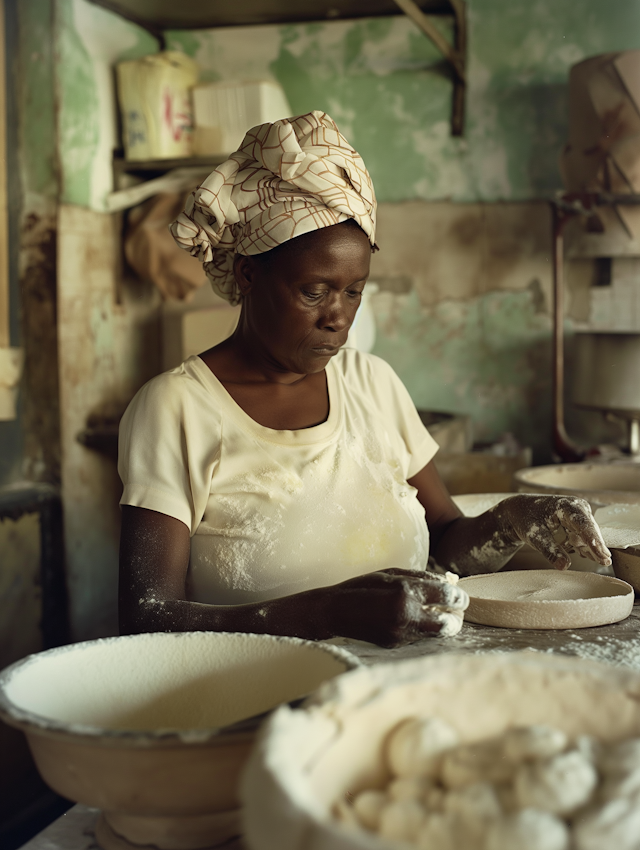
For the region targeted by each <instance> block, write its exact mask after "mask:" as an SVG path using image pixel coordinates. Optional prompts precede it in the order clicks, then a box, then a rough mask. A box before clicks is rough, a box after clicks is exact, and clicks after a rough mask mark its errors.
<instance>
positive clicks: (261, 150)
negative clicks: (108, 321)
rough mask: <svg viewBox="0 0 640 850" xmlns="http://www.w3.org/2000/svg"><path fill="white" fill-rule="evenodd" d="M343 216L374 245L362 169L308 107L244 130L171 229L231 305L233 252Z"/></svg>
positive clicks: (269, 244)
mask: <svg viewBox="0 0 640 850" xmlns="http://www.w3.org/2000/svg"><path fill="white" fill-rule="evenodd" d="M349 218H353V219H355V221H356V222H357V223H358V224H359V225H360V227H361V228H362V229H363V230H364V232H365V233H366V235H367V236H368V237H369V241H370V242H371V245H372V250H375V249H376V244H375V229H376V198H375V193H374V191H373V183H372V182H371V177H370V176H369V172H368V171H367V169H366V167H365V164H364V162H363V161H362V159H361V157H360V155H359V154H358V153H357V151H355V150H354V149H353V148H352V147H351V145H350V144H349V143H348V142H347V140H346V139H345V138H344V136H343V135H341V133H340V131H339V130H338V128H337V126H336V124H335V122H334V121H333V120H332V119H331V118H329V116H328V115H327V114H326V113H324V112H309V113H307V114H306V115H299V116H298V117H297V118H286V119H284V120H282V121H276V122H275V123H274V124H260V125H258V126H257V127H254V128H253V129H252V130H249V132H248V133H247V135H246V136H245V137H244V140H243V142H242V144H241V145H240V147H239V149H238V150H237V151H236V152H235V153H233V154H231V156H230V157H229V159H228V160H227V161H226V162H223V163H222V165H220V166H218V168H216V170H215V171H213V172H212V173H211V174H210V175H209V176H208V177H207V179H206V180H205V181H204V182H203V183H202V184H201V185H200V186H199V187H198V188H197V189H196V190H195V191H194V192H192V194H191V195H190V196H189V198H188V200H187V203H186V206H185V210H184V212H183V213H181V214H180V215H179V216H178V218H177V219H176V220H175V221H174V222H173V224H172V225H171V232H172V234H173V237H174V239H175V240H176V242H177V243H178V245H180V247H181V248H184V249H185V251H188V252H189V253H190V254H191V256H193V257H197V258H198V259H199V260H200V262H201V263H202V264H203V266H204V270H205V272H206V274H207V277H208V278H209V280H210V281H211V285H212V286H213V288H214V290H215V291H216V292H217V293H218V294H219V295H221V296H222V297H223V298H225V299H226V300H227V301H229V302H230V303H231V304H239V303H240V300H241V295H240V292H239V290H238V286H237V284H236V281H235V278H234V276H233V258H234V255H235V254H236V252H237V253H239V254H244V255H245V256H246V255H252V254H263V253H264V252H265V251H270V250H271V249H272V248H275V247H276V246H277V245H282V243H283V242H287V241H288V240H289V239H293V238H294V237H295V236H301V235H302V234H303V233H309V232H311V231H313V230H319V229H320V228H322V227H329V226H330V225H332V224H339V223H340V222H341V221H346V220H347V219H349Z"/></svg>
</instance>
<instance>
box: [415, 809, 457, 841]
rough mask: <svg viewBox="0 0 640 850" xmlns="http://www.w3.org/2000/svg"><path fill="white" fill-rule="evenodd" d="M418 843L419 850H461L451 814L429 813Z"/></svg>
mask: <svg viewBox="0 0 640 850" xmlns="http://www.w3.org/2000/svg"><path fill="white" fill-rule="evenodd" d="M416 844H417V846H418V850H459V847H458V842H457V837H456V834H455V830H454V824H453V818H452V817H451V815H446V814H441V813H439V812H436V813H434V814H429V815H427V817H426V819H425V821H424V823H423V824H422V827H421V829H420V831H419V832H418V835H417V839H416Z"/></svg>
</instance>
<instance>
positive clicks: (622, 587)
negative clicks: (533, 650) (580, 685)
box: [459, 570, 634, 629]
mask: <svg viewBox="0 0 640 850" xmlns="http://www.w3.org/2000/svg"><path fill="white" fill-rule="evenodd" d="M459 586H460V587H463V588H464V589H465V590H466V591H467V593H468V594H469V598H470V603H469V607H468V608H467V610H466V611H465V614H464V618H465V620H468V621H469V622H470V623H480V624H481V625H483V626H497V627H499V628H505V629H583V628H588V627H589V626H605V625H608V624H609V623H618V622H619V621H620V620H624V619H625V618H626V617H628V616H629V614H630V613H631V609H632V608H633V599H634V593H633V588H632V587H631V586H630V585H628V584H627V583H626V582H625V581H620V579H617V578H612V577H611V576H602V575H598V574H597V573H583V572H574V571H572V570H568V571H567V572H558V571H557V570H522V571H512V572H504V573H493V574H491V575H479V576H469V578H463V579H461V580H460V583H459Z"/></svg>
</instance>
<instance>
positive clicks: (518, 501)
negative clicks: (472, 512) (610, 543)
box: [493, 494, 611, 570]
mask: <svg viewBox="0 0 640 850" xmlns="http://www.w3.org/2000/svg"><path fill="white" fill-rule="evenodd" d="M493 510H494V511H495V513H496V517H497V519H498V521H499V527H500V530H501V532H502V533H503V534H504V535H505V536H506V537H507V538H509V537H511V538H512V539H514V540H521V541H522V542H523V543H528V544H529V545H530V546H532V547H533V548H534V549H537V550H538V552H541V553H542V554H543V555H544V556H545V558H546V559H547V560H548V561H550V562H551V564H553V566H554V567H555V568H556V569H557V570H566V569H568V568H569V566H570V565H571V559H570V557H569V555H570V554H571V553H573V552H577V553H578V554H579V555H581V556H582V557H583V558H589V559H590V560H592V561H595V562H596V563H598V564H602V565H603V566H608V565H609V564H611V552H609V550H608V549H607V547H606V545H605V542H604V540H603V539H602V534H601V533H600V529H599V528H598V526H597V524H596V522H595V520H594V518H593V514H592V513H591V507H590V505H589V503H588V502H587V501H585V500H584V499H578V498H575V497H574V496H538V495H535V494H531V495H529V494H519V495H517V496H511V497H510V498H508V499H505V500H504V501H503V502H500V504H499V505H496V507H495V508H494V509H493Z"/></svg>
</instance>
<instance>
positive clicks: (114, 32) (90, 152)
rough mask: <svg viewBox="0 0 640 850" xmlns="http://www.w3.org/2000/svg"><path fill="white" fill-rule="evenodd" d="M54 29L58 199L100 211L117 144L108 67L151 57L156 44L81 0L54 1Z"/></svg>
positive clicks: (109, 185)
mask: <svg viewBox="0 0 640 850" xmlns="http://www.w3.org/2000/svg"><path fill="white" fill-rule="evenodd" d="M56 30H57V32H56V35H57V38H56V41H57V48H58V61H57V64H56V81H57V94H58V134H59V135H58V147H59V152H60V169H61V184H62V185H61V197H60V200H61V202H62V203H65V204H77V205H79V206H87V207H91V208H92V209H94V210H97V211H101V210H104V198H105V195H107V194H108V193H109V192H111V191H112V190H113V177H112V159H113V149H114V148H117V147H119V145H120V141H119V138H118V117H117V104H116V99H115V86H114V73H115V70H114V66H115V64H116V63H117V62H119V61H121V60H123V59H137V58H139V57H140V56H146V55H147V54H149V53H156V52H157V50H158V42H157V41H156V39H155V38H153V37H152V36H151V35H150V34H149V33H148V32H147V31H146V30H144V29H142V28H141V27H138V26H135V25H133V24H131V23H129V21H125V20H124V19H123V18H121V17H120V16H118V15H115V14H113V13H111V12H108V11H105V10H104V9H102V8H100V7H99V6H94V5H93V4H92V3H88V2H86V0H57V2H56Z"/></svg>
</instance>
